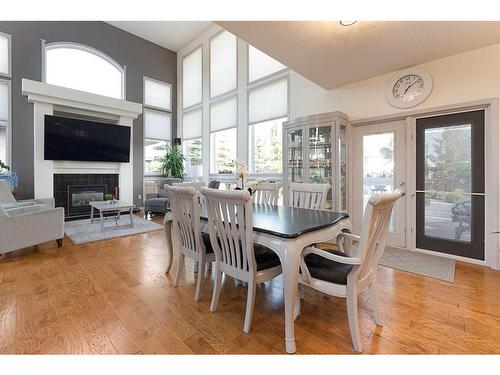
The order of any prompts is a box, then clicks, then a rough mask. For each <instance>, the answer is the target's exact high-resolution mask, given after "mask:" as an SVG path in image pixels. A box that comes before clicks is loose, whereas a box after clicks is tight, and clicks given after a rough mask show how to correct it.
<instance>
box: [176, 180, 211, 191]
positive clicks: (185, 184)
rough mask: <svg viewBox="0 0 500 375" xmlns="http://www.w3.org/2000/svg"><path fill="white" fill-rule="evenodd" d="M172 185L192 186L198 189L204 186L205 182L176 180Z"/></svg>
mask: <svg viewBox="0 0 500 375" xmlns="http://www.w3.org/2000/svg"><path fill="white" fill-rule="evenodd" d="M172 186H176V187H192V188H195V189H196V190H200V189H201V188H202V187H203V186H205V183H204V182H174V183H173V184H172Z"/></svg>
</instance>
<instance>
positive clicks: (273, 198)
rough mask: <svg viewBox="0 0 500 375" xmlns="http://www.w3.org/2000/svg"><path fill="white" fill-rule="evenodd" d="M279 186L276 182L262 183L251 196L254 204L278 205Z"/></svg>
mask: <svg viewBox="0 0 500 375" xmlns="http://www.w3.org/2000/svg"><path fill="white" fill-rule="evenodd" d="M280 189H281V184H280V183H277V182H262V183H260V185H259V186H258V187H257V189H256V190H255V193H254V194H253V195H252V199H253V201H254V203H261V204H270V205H273V206H276V205H278V199H279V195H280Z"/></svg>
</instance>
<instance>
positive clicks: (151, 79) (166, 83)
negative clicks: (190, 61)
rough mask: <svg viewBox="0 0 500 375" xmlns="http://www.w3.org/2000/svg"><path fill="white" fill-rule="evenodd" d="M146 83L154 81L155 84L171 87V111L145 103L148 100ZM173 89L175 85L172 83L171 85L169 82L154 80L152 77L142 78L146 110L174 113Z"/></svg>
mask: <svg viewBox="0 0 500 375" xmlns="http://www.w3.org/2000/svg"><path fill="white" fill-rule="evenodd" d="M146 81H153V82H156V83H161V84H162V85H166V86H169V87H170V109H166V108H162V107H157V106H155V105H151V104H146V103H145V99H146ZM173 88H174V87H173V85H172V84H171V83H169V82H164V81H160V80H159V79H154V78H151V77H148V76H142V106H143V107H145V108H150V109H156V110H158V111H162V112H168V113H172V108H173V100H172V97H173Z"/></svg>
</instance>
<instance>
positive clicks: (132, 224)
mask: <svg viewBox="0 0 500 375" xmlns="http://www.w3.org/2000/svg"><path fill="white" fill-rule="evenodd" d="M118 217H120V214H118ZM130 226H131V227H134V215H133V214H132V208H131V209H130Z"/></svg>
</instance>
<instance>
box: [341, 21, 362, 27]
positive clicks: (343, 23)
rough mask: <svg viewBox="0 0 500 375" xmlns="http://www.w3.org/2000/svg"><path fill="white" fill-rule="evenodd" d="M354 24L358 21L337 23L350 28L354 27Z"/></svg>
mask: <svg viewBox="0 0 500 375" xmlns="http://www.w3.org/2000/svg"><path fill="white" fill-rule="evenodd" d="M356 22H358V21H339V23H340V24H341V25H342V26H351V25H354V24H355V23H356Z"/></svg>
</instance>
